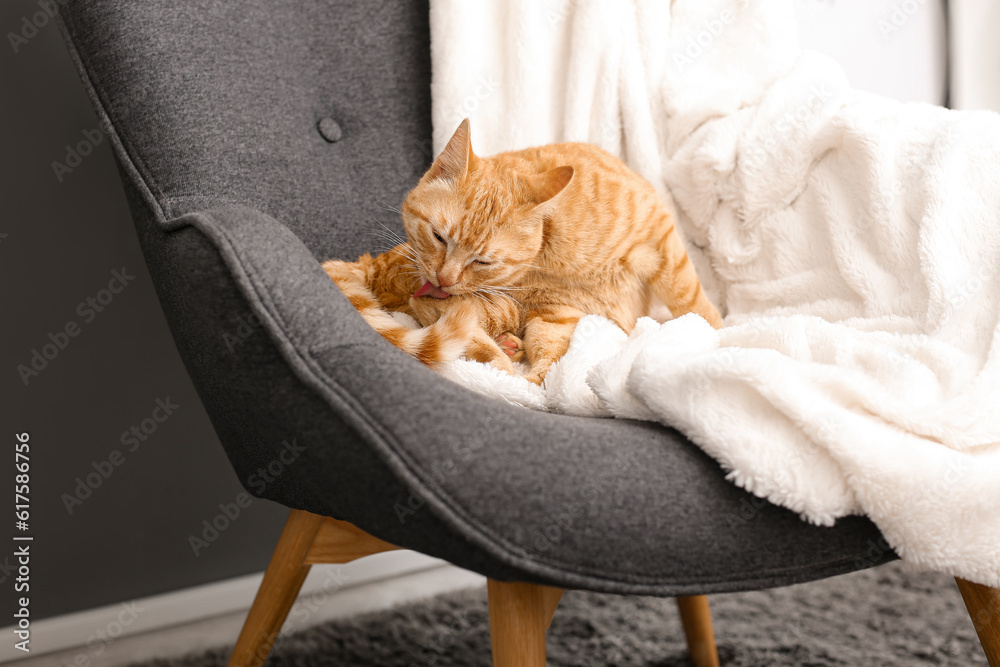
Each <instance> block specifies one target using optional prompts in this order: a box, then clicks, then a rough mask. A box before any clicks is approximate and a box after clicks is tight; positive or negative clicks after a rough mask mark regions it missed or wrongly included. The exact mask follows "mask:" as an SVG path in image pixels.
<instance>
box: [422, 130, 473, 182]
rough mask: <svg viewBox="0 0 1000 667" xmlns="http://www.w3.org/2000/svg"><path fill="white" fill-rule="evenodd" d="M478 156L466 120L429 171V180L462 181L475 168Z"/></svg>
mask: <svg viewBox="0 0 1000 667" xmlns="http://www.w3.org/2000/svg"><path fill="white" fill-rule="evenodd" d="M475 162H476V155H475V153H473V152H472V133H471V131H470V130H469V119H468V118H466V119H465V120H463V121H462V122H461V124H460V125H459V126H458V129H457V130H455V134H453V135H451V139H449V140H448V145H447V146H445V147H444V150H443V151H441V154H440V155H438V156H437V159H436V160H434V164H432V165H431V168H430V169H428V170H427V177H428V178H448V179H451V180H454V181H461V180H462V179H463V178H465V175H466V174H467V173H469V170H470V169H472V168H473V167H474V166H475Z"/></svg>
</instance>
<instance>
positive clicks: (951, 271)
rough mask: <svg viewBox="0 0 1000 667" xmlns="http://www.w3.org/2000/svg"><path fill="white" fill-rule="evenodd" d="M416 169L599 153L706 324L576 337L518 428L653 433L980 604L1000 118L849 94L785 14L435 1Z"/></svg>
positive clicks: (717, 1) (999, 244) (992, 380)
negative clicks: (720, 319)
mask: <svg viewBox="0 0 1000 667" xmlns="http://www.w3.org/2000/svg"><path fill="white" fill-rule="evenodd" d="M431 31H432V59H433V71H434V79H433V88H432V92H433V112H434V130H435V141H436V147H437V148H438V149H440V147H441V144H442V142H443V140H446V139H447V136H448V135H449V134H450V132H451V131H452V130H453V129H454V127H455V126H456V124H457V122H458V121H459V120H460V119H461V118H463V117H466V116H468V117H470V118H471V120H472V135H473V144H474V147H475V150H476V152H477V153H479V154H483V155H489V154H491V153H494V152H498V151H501V150H506V149H513V148H522V147H525V146H528V145H533V144H542V143H549V142H556V141H590V142H592V143H595V144H598V145H600V146H602V147H603V148H605V149H607V150H609V151H611V152H613V153H615V154H617V155H618V156H619V157H621V158H622V159H624V160H625V161H626V162H627V163H628V164H629V166H631V167H632V168H633V169H634V170H636V171H637V172H639V173H640V174H642V175H643V176H644V177H645V178H647V179H648V180H649V181H650V182H651V183H653V184H654V185H655V186H656V187H657V188H659V189H661V191H662V192H664V193H670V194H671V195H672V196H673V197H674V199H675V201H676V205H677V209H678V222H679V224H680V226H681V229H682V230H683V231H684V233H685V236H686V239H687V242H688V246H689V249H690V253H691V255H692V257H693V259H694V260H695V263H696V266H697V268H698V269H699V275H700V276H701V277H702V280H703V282H704V283H705V284H706V287H707V289H708V291H709V294H710V295H711V296H712V297H713V300H714V301H715V302H716V303H717V304H718V305H719V306H720V307H721V310H722V311H723V312H724V313H726V314H727V316H726V326H725V327H724V328H723V329H722V330H720V331H715V330H713V329H711V327H709V326H708V324H707V323H706V322H704V321H703V320H701V319H700V318H697V317H696V316H685V317H681V318H678V319H676V320H673V321H669V322H667V323H665V324H663V325H659V324H657V323H656V322H654V321H652V320H643V321H641V322H640V324H639V326H637V328H636V330H635V331H634V332H633V333H632V334H631V335H630V336H626V335H625V334H624V333H623V332H622V331H621V330H619V329H617V327H615V326H614V325H613V324H611V323H610V322H608V321H606V320H603V319H602V318H599V317H596V316H591V317H588V318H585V319H584V320H582V321H581V323H580V325H579V326H578V327H577V331H576V333H575V335H574V338H573V342H572V344H571V346H570V350H569V352H568V354H567V355H566V356H565V357H564V358H563V359H562V360H561V361H560V362H559V364H557V365H556V366H555V367H554V368H553V370H552V371H551V372H550V375H549V377H548V378H547V380H546V383H545V386H544V388H538V387H534V386H531V385H527V383H524V382H522V381H520V380H519V379H518V378H511V377H509V376H506V377H500V375H499V374H495V373H492V372H491V371H490V369H484V368H481V367H477V365H476V364H474V363H472V362H456V363H455V364H453V365H452V366H451V367H450V368H449V369H448V371H447V372H448V373H449V374H450V375H451V377H453V378H455V379H456V380H458V381H460V382H463V383H464V384H466V385H467V386H470V387H472V388H475V389H477V390H479V391H483V392H484V393H488V394H491V395H495V396H498V397H500V398H503V399H504V400H509V401H512V402H515V403H519V404H521V405H525V406H526V407H531V408H535V409H548V410H558V411H564V412H571V413H575V414H589V415H601V416H618V417H630V418H638V419H647V420H655V421H659V422H662V423H665V424H669V425H670V426H673V427H675V428H677V429H679V430H681V431H683V432H684V433H685V434H686V435H687V436H688V437H689V438H690V439H691V440H692V441H694V442H695V443H697V444H698V445H699V446H701V447H702V448H703V449H704V450H705V451H706V452H708V453H709V454H710V455H712V456H713V457H715V458H716V459H717V460H719V461H720V462H721V464H722V465H723V466H724V467H725V469H726V470H727V471H729V477H730V479H732V480H733V481H734V482H735V483H736V484H738V485H739V486H741V487H744V488H746V489H748V490H750V491H751V492H753V493H755V494H757V495H759V496H762V497H764V498H767V499H769V500H771V501H773V502H775V503H778V504H780V505H784V506H785V507H788V508H790V509H792V510H795V511H797V512H799V513H801V515H802V516H803V518H805V519H807V520H809V521H812V522H815V523H818V524H824V525H828V524H832V523H833V522H834V521H835V520H836V519H837V518H839V517H843V516H846V515H850V514H860V513H863V514H866V515H867V516H869V517H870V518H871V519H872V520H874V521H875V523H876V524H877V525H878V526H879V528H880V529H881V530H882V532H883V533H884V534H885V536H886V538H887V540H888V541H889V543H890V544H891V545H892V546H893V547H894V548H895V549H896V551H897V552H898V553H899V554H900V556H901V557H902V558H903V559H904V560H905V561H907V562H909V563H911V564H913V565H914V566H917V567H923V568H931V569H936V570H941V571H945V572H948V573H951V574H954V575H956V576H961V577H964V578H967V579H970V580H972V581H977V582H981V583H984V584H988V585H991V586H1000V409H998V407H1000V406H998V402H1000V344H998V341H1000V338H998V335H997V334H998V319H1000V116H998V115H996V114H994V113H990V112H953V111H948V110H945V109H942V108H938V107H934V106H929V105H920V104H902V103H898V102H894V101H891V100H887V99H882V98H879V97H876V96H873V95H869V94H864V93H861V92H858V91H855V90H852V89H851V87H850V86H849V85H848V83H847V81H846V79H845V77H844V75H843V73H842V71H841V70H840V68H839V67H838V66H837V65H836V64H835V63H834V62H832V61H831V60H829V59H827V58H825V57H823V56H821V55H819V54H816V53H812V52H808V51H805V52H800V50H799V48H798V42H797V37H796V32H795V23H794V14H793V10H792V7H791V4H790V2H789V1H788V0H754V1H753V2H748V1H746V0H674V1H673V2H670V3H665V2H657V1H655V0H648V1H647V0H632V1H631V2H621V1H619V0H592V1H587V0H579V1H572V2H571V1H569V0H561V1H558V2H543V3H536V2H533V1H530V0H492V1H490V2H479V3H467V2H464V1H463V0H434V2H432V8H431Z"/></svg>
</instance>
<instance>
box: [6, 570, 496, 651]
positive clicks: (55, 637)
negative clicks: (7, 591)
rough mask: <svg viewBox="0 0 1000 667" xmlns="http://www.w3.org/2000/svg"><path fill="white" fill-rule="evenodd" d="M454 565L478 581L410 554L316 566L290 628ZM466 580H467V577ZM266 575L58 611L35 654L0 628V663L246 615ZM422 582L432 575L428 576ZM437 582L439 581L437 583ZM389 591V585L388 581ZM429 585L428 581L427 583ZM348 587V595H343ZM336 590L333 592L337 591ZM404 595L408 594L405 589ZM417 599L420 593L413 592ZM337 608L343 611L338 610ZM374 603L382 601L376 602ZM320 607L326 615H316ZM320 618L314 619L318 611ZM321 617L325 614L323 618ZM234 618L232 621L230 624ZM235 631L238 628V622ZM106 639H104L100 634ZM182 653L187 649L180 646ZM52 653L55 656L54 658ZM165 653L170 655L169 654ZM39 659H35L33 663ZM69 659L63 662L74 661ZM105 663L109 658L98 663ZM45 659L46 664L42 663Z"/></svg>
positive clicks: (42, 628)
mask: <svg viewBox="0 0 1000 667" xmlns="http://www.w3.org/2000/svg"><path fill="white" fill-rule="evenodd" d="M437 569H442V570H456V571H457V573H460V574H459V575H458V577H459V579H460V580H461V581H463V582H467V583H466V585H473V584H474V583H475V582H476V581H477V580H476V577H478V575H472V574H471V573H464V571H461V570H458V569H457V568H454V567H453V566H451V565H448V564H447V563H445V562H444V561H441V560H438V559H435V558H430V557H428V556H424V555H422V554H418V553H415V552H412V551H393V552H387V553H383V554H376V555H374V556H369V557H367V558H363V559H361V560H358V561H354V562H352V563H348V564H346V565H322V566H315V567H313V569H312V571H311V572H310V574H309V577H308V578H307V579H306V581H305V584H303V587H302V592H301V593H300V595H299V601H298V602H297V603H296V606H295V607H294V608H293V609H292V612H291V613H290V614H289V620H288V624H287V625H286V631H287V630H288V626H294V627H295V628H297V629H298V628H302V627H307V626H309V625H311V624H312V623H313V622H318V621H319V620H324V619H326V618H330V617H336V616H343V615H347V614H350V613H351V612H352V611H354V610H356V609H357V608H358V607H359V606H364V607H369V608H368V609H366V611H370V610H371V605H370V604H363V605H359V603H358V596H357V595H351V594H349V592H350V591H351V589H356V588H359V587H365V586H369V587H370V585H371V584H373V583H375V582H379V581H382V580H388V579H395V578H401V579H405V578H406V577H407V576H409V575H413V574H415V573H418V572H422V571H427V570H437ZM462 577H465V578H464V579H463V578H462ZM262 578H263V573H259V574H254V575H248V576H245V577H237V578H235V579H228V580H225V581H220V582H215V583H212V584H207V585H204V586H196V587H193V588H188V589H184V590H180V591H174V592H171V593H165V594H163V595H156V596H153V597H148V598H141V599H138V600H134V601H125V602H123V603H121V604H116V605H109V606H106V607H99V608H95V609H88V610H86V611H81V612H77V613H73V614H66V615H64V616H57V617H54V618H48V619H44V620H41V621H36V622H33V623H32V624H31V638H30V644H29V646H30V648H31V652H30V653H24V652H23V651H20V650H18V649H16V648H14V643H15V641H16V639H15V638H14V626H7V627H5V628H0V637H3V638H4V639H3V641H2V643H0V663H5V662H11V661H14V660H18V661H24V660H26V659H33V658H36V657H38V656H42V655H47V654H52V653H55V652H57V651H67V650H76V651H77V652H78V653H79V654H83V655H86V656H87V658H88V659H89V660H90V661H91V663H90V664H93V661H95V659H96V658H98V657H99V656H101V655H102V654H104V653H111V651H110V648H111V647H112V646H114V645H116V644H117V645H119V646H120V645H121V644H123V643H125V642H123V640H124V639H127V638H129V637H134V636H136V635H140V634H143V633H150V632H154V631H159V630H163V629H166V628H170V627H172V626H178V625H185V624H191V623H193V622H195V621H201V620H204V619H211V618H216V617H221V616H226V615H233V614H238V615H240V616H242V615H243V614H245V613H246V611H247V610H248V609H249V608H250V604H251V603H252V602H253V598H254V595H256V593H257V588H258V587H259V586H260V582H261V579H262ZM425 580H427V578H426V577H425ZM454 580H455V575H453V574H448V575H447V576H445V577H437V578H436V579H435V578H433V577H432V578H431V579H429V581H431V583H430V589H433V588H435V587H441V588H449V587H451V588H453V587H454V586H450V585H449V584H448V582H449V581H454ZM435 582H437V583H435ZM388 588H390V589H391V585H390V586H388ZM423 588H424V589H428V584H427V583H424V584H423ZM342 592H348V594H347V595H343V594H340V593H342ZM422 592H423V593H425V594H426V595H433V594H434V593H435V592H436V591H435V590H423V591H422ZM335 593H336V594H335ZM403 595H405V593H404V594H403ZM362 597H364V598H366V599H369V600H372V599H376V602H377V599H381V600H383V601H384V606H391V604H395V603H398V602H399V601H400V600H401V597H400V594H396V595H393V594H382V595H381V596H379V595H375V596H374V597H373V596H372V594H371V592H368V593H366V595H364V596H362ZM414 597H419V595H415V596H414ZM338 601H339V602H340V606H344V607H345V608H344V609H339V608H338ZM376 606H378V605H377V604H376ZM320 608H322V612H321V613H316V614H314V612H318V610H319V609H320ZM314 615H315V616H316V618H311V617H313V616H314ZM320 617H322V618H320ZM232 624H233V622H230V623H229V625H232ZM236 627H237V630H238V625H237V626H236ZM101 637H107V639H106V640H105V639H101ZM235 639H236V637H235V635H233V636H231V637H228V638H220V640H219V642H218V643H220V644H224V643H226V642H227V641H228V642H229V643H231V642H233V641H235ZM181 652H183V651H181ZM52 657H53V658H55V657H56V656H52ZM164 657H166V656H164ZM32 662H34V660H32ZM72 662H73V660H72V658H70V660H69V662H65V663H64V664H71V663H72ZM101 662H102V664H107V661H106V660H102V661H101ZM39 664H41V663H39Z"/></svg>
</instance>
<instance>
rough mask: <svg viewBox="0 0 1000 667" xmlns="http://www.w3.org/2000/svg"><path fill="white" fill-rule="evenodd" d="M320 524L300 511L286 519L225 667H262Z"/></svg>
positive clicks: (306, 566) (306, 567) (318, 518)
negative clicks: (227, 664) (262, 579)
mask: <svg viewBox="0 0 1000 667" xmlns="http://www.w3.org/2000/svg"><path fill="white" fill-rule="evenodd" d="M322 523H323V517H321V516H319V515H317V514H312V513H310V512H305V511H302V510H292V511H291V513H290V514H289V515H288V521H286V522H285V529H284V530H283V531H281V538H280V539H279V540H278V546H277V547H275V549H274V555H272V556H271V562H270V563H269V564H268V566H267V571H266V572H264V581H263V582H262V583H261V585H260V589H258V591H257V597H255V598H254V601H253V606H252V607H250V613H249V615H248V616H247V620H246V623H244V624H243V630H242V631H241V632H240V638H239V639H238V640H237V641H236V648H234V649H233V653H232V655H231V656H230V657H229V667H260V665H262V664H264V660H266V659H267V655H268V653H270V652H271V647H272V646H273V645H274V640H275V639H276V638H277V636H278V633H279V632H280V631H281V626H282V624H284V622H285V617H287V616H288V612H289V610H290V609H291V608H292V605H293V604H294V603H295V597H296V596H297V595H298V594H299V589H300V588H302V582H303V581H305V578H306V575H307V574H309V568H310V567H312V566H311V565H309V564H307V563H306V562H305V559H306V554H308V553H309V548H310V547H311V546H312V543H313V538H315V537H316V531H318V530H319V527H320V525H321V524H322Z"/></svg>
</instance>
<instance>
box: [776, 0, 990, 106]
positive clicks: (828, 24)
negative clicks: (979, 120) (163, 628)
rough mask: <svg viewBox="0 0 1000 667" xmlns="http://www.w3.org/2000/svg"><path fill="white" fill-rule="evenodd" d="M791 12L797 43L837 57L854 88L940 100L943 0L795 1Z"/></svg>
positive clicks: (943, 63) (908, 99) (943, 73)
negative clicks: (795, 28)
mask: <svg viewBox="0 0 1000 667" xmlns="http://www.w3.org/2000/svg"><path fill="white" fill-rule="evenodd" d="M973 1H975V0H973ZM988 2H989V4H990V5H991V6H992V5H994V4H996V5H998V7H996V8H994V11H997V10H998V9H1000V3H996V2H995V0H988ZM983 4H985V2H984V3H983ZM795 11H796V13H797V15H798V21H799V41H800V42H801V44H802V47H803V48H809V49H815V50H816V51H820V52H822V53H825V54H827V55H829V56H831V57H833V58H834V59H835V60H837V61H838V62H839V63H840V64H841V66H842V67H843V68H844V70H845V71H846V72H847V76H848V79H849V80H850V82H851V84H852V85H853V86H855V87H856V88H860V89H862V90H867V91H869V92H872V93H877V94H879V95H885V96H887V97H893V98H895V99H898V100H902V101H905V102H913V101H919V102H930V103H933V104H943V103H944V102H945V90H946V81H947V77H946V68H947V37H946V34H945V32H946V24H945V9H944V3H943V2H942V0H795Z"/></svg>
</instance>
